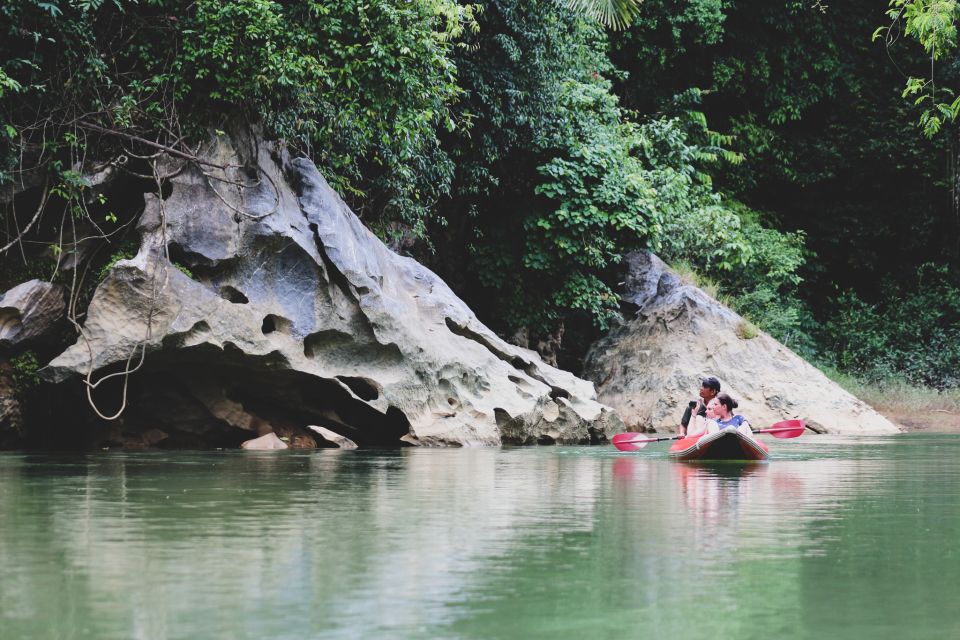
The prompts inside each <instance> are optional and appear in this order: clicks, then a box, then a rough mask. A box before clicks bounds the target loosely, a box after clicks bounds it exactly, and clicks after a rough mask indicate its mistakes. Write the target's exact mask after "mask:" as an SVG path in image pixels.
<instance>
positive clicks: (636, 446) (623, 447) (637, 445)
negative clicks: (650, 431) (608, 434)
mask: <svg viewBox="0 0 960 640" xmlns="http://www.w3.org/2000/svg"><path fill="white" fill-rule="evenodd" d="M651 442H653V440H639V441H637V442H631V441H629V440H626V441H624V442H614V443H613V446H615V447H616V448H617V449H619V450H620V451H640V449H643V448H644V447H645V446H647V445H648V444H650V443H651Z"/></svg>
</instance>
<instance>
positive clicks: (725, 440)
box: [670, 429, 770, 460]
mask: <svg viewBox="0 0 960 640" xmlns="http://www.w3.org/2000/svg"><path fill="white" fill-rule="evenodd" d="M769 455H770V453H769V449H768V448H767V445H765V444H763V443H762V442H760V441H759V440H755V439H753V438H751V437H749V436H745V435H743V434H742V433H740V432H739V431H737V430H736V429H723V430H721V431H718V432H716V433H705V434H703V435H699V436H691V437H689V438H683V439H681V440H677V441H676V442H674V443H673V446H671V447H670V457H671V458H673V459H675V460H766V459H767V457H768V456H769Z"/></svg>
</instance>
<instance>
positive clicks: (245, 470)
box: [0, 450, 602, 637]
mask: <svg viewBox="0 0 960 640" xmlns="http://www.w3.org/2000/svg"><path fill="white" fill-rule="evenodd" d="M9 460H12V459H9V458H8V459H7V460H6V461H5V462H7V461H9ZM0 470H2V486H3V493H2V494H0V496H2V497H3V499H4V500H3V502H0V506H2V508H3V512H2V513H3V520H2V523H0V561H2V564H0V602H2V603H3V608H2V611H3V614H2V615H3V617H2V622H3V627H4V629H5V631H4V632H3V634H0V636H6V634H12V637H29V636H30V635H31V634H34V635H36V636H38V637H73V636H74V635H78V631H77V630H78V629H81V628H84V627H86V628H88V629H90V630H91V635H92V636H93V637H165V636H178V637H204V636H205V635H206V637H212V636H210V635H209V634H210V633H213V634H214V635H217V636H218V637H228V636H229V637H280V636H282V635H283V634H284V633H287V632H289V629H290V628H291V620H292V619H294V618H293V617H295V619H296V620H297V621H298V622H297V623H296V625H295V626H296V627H297V628H301V629H302V628H308V629H314V630H321V629H325V630H328V631H331V632H332V633H336V629H338V628H340V629H343V633H344V634H345V635H353V636H356V634H358V633H359V634H360V635H361V636H363V635H365V634H369V633H377V632H379V633H384V632H385V631H386V630H387V629H391V628H406V629H411V628H412V629H416V628H423V627H424V626H428V625H431V624H436V623H439V622H443V621H445V620H451V619H453V618H455V617H456V616H457V615H461V612H459V609H460V608H461V607H462V606H465V605H468V604H469V602H468V601H467V599H466V595H465V594H466V591H467V589H468V587H469V584H470V582H471V581H473V580H474V579H475V578H476V577H478V576H480V575H482V574H483V572H484V568H485V563H487V562H488V560H489V558H491V557H496V556H498V555H501V554H503V553H504V552H505V551H506V550H507V549H509V547H510V546H511V545H513V544H515V541H516V540H517V539H518V538H524V537H526V536H531V535H532V536H537V535H540V533H538V532H551V533H552V532H554V531H557V530H573V529H577V528H580V529H585V528H589V527H590V526H591V523H592V519H593V518H592V516H593V503H594V498H593V496H594V494H595V493H596V491H598V490H599V489H600V488H601V487H602V483H600V482H599V479H598V477H597V474H598V473H599V468H598V467H597V465H596V464H595V461H593V460H590V459H586V458H583V457H579V456H569V457H568V456H557V455H555V454H554V450H546V451H542V452H540V451H537V450H508V451H494V450H448V451H419V450H404V451H396V452H376V453H363V452H352V453H346V452H340V451H323V452H314V453H304V454H297V453H290V454H283V455H276V454H275V453H266V454H250V453H244V454H234V453H224V454H220V455H210V454H197V455H191V454H183V453H178V454H177V455H176V457H173V458H171V457H167V456H166V455H162V454H155V455H149V454H148V455H144V454H138V455H130V456H125V455H110V456H90V457H86V458H70V459H61V460H57V459H56V458H45V459H34V460H32V461H29V462H27V461H26V460H24V459H17V461H16V462H14V463H9V464H6V463H5V464H4V465H3V466H0ZM531 477H533V478H536V480H537V481H536V482H530V479H531ZM11 505H17V509H14V508H13V507H12V506H11ZM18 510H19V511H18ZM18 513H19V514H20V515H21V517H20V518H17V517H16V516H17V514H18ZM11 514H13V515H11ZM50 611H56V612H57V613H56V615H49V612H50ZM371 612H376V615H371ZM303 625H306V627H304V626H303ZM347 630H349V633H348V631H347Z"/></svg>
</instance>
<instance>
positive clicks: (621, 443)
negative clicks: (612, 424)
mask: <svg viewBox="0 0 960 640" xmlns="http://www.w3.org/2000/svg"><path fill="white" fill-rule="evenodd" d="M804 429H806V425H805V424H804V423H803V420H783V421H781V422H778V423H776V424H775V425H773V426H772V427H770V428H768V429H759V430H757V431H754V433H769V434H770V435H772V436H773V437H774V438H796V437H798V436H800V435H802V434H803V431H804ZM684 437H686V436H666V437H663V438H649V437H646V436H644V435H643V434H642V433H618V434H617V435H615V436H613V446H615V447H616V448H617V449H619V450H620V451H638V450H640V449H643V448H644V447H645V446H647V445H648V444H650V443H651V442H663V441H664V440H679V439H681V438H684Z"/></svg>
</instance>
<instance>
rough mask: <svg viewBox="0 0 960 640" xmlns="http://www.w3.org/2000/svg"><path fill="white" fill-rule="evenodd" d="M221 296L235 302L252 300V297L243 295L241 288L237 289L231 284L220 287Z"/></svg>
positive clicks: (243, 302) (245, 302)
mask: <svg viewBox="0 0 960 640" xmlns="http://www.w3.org/2000/svg"><path fill="white" fill-rule="evenodd" d="M220 297H221V298H223V299H224V300H226V301H227V302H232V303H233V304H247V303H248V302H250V299H249V298H247V296H245V295H243V293H242V292H241V291H240V290H239V289H235V288H233V287H231V286H230V285H224V286H222V287H220Z"/></svg>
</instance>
